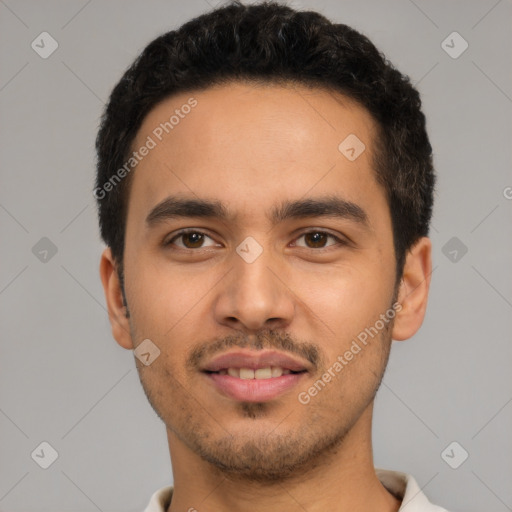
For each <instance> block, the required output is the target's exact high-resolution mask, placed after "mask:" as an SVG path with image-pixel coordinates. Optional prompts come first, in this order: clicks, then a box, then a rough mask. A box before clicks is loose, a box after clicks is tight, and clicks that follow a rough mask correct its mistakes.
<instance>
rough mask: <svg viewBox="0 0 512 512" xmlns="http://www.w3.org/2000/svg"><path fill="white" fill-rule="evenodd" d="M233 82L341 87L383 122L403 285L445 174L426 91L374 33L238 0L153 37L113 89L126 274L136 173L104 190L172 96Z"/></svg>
mask: <svg viewBox="0 0 512 512" xmlns="http://www.w3.org/2000/svg"><path fill="white" fill-rule="evenodd" d="M232 81H249V82H256V83H265V84H266V83H275V84H279V83H291V84H296V85H305V86H308V87H320V88H324V89H326V88H327V89H329V90H332V91H337V92H340V93H342V94H344V95H345V96H347V97H349V98H352V99H353V100H355V101H357V102H358V103H359V104H360V105H361V106H363V107H364V108H366V109H367V110H368V111H369V112H370V114H371V115H372V117H373V119H374V120H375V121H376V125H377V140H376V141H375V142H374V147H373V151H372V158H373V160H372V164H373V170H374V172H375V175H376V179H377V181H378V183H380V184H381V185H382V186H383V189H384V190H385V193H386V196H387V201H388V205H389V208H390V215H391V221H392V226H393V243H394V249H395V258H396V275H397V280H398V279H399V278H401V275H402V272H403V265H404V262H405V256H406V253H407V251H408V250H409V249H410V248H411V247H412V246H413V245H414V243H415V242H416V241H417V240H418V239H419V238H420V237H422V236H427V235H428V231H429V223H430V218H431V215H432V207H433V194H434V184H435V174H434V169H433V163H432V147H431V145H430V142H429V139H428V135H427V132H426V120H425V116H424V114H423V113H422V111H421V100H420V96H419V93H418V91H417V90H416V89H415V88H414V87H413V86H412V84H411V82H410V79H409V77H408V76H406V75H402V74H401V73H400V72H399V71H398V70H397V69H395V68H394V67H393V65H392V64H391V63H390V62H389V61H388V60H387V59H386V58H385V56H384V55H383V54H382V53H381V52H379V51H378V50H377V48H376V47H375V46H374V45H373V43H372V42H371V41H370V40H369V39H368V38H367V37H365V36H364V35H362V34H360V33H359V32H357V31H356V30H354V29H352V28H350V27H348V26H347V25H343V24H339V23H332V22H331V21H329V20H328V19H327V18H325V17H324V16H322V15H321V14H319V13H317V12H313V11H297V10H294V9H292V8H290V7H288V6H285V5H282V4H279V3H277V2H263V3H260V4H253V5H247V6H246V5H243V4H242V3H241V2H240V1H238V0H237V1H233V2H231V3H230V4H228V5H225V6H223V7H221V8H218V9H216V10H213V11H210V12H208V13H206V14H203V15H201V16H199V17H197V18H194V19H192V20H191V21H189V22H187V23H185V24H184V25H182V26H181V27H180V28H179V29H177V30H173V31H170V32H167V33H166V34H163V35H161V36H160V37H158V38H157V39H155V40H154V41H152V42H151V43H150V44H149V45H148V46H147V47H146V48H145V49H144V50H143V51H142V53H141V54H140V55H139V56H138V57H137V59H136V60H135V62H134V63H133V64H132V65H131V66H130V67H129V69H128V70H127V71H126V72H125V73H124V75H123V77H122V78H121V80H120V81H119V83H118V84H117V85H116V86H115V88H114V89H113V91H112V93H111V96H110V99H109V102H108V105H107V107H106V109H105V112H104V114H103V116H102V119H101V126H100V129H99V132H98V135H97V139H96V150H97V157H98V158H97V176H96V189H95V197H96V198H97V202H98V210H99V223H100V231H101V236H102V238H103V240H104V241H105V243H106V244H107V245H108V246H109V247H110V248H111V250H112V254H113V257H114V259H115V260H116V263H117V264H118V267H119V268H120V274H121V278H122V263H123V252H124V242H125V228H126V213H127V204H128V196H129V189H130V182H131V179H130V178H131V176H127V177H126V178H125V179H123V180H122V181H120V182H119V184H117V186H115V187H112V190H110V191H109V193H108V194H101V195H99V194H97V193H96V191H97V190H100V189H101V188H102V187H103V186H104V185H105V183H107V182H108V181H109V180H110V179H112V176H113V175H114V174H115V173H116V171H118V170H119V169H120V168H121V167H122V166H123V163H124V162H126V160H127V158H129V154H130V152H131V150H132V148H131V146H132V144H133V141H134V139H135V136H136V134H137V131H138V130H139V128H140V126H141V124H142V121H143V120H144V118H145V116H146V115H147V114H148V113H149V112H150V110H151V109H152V108H153V107H155V105H156V104H157V103H159V102H160V101H162V100H163V99H165V98H167V97H169V96H171V95H173V94H177V93H180V92H186V91H191V90H204V89H206V88H208V87H211V86H213V85H218V84H224V83H229V82H232Z"/></svg>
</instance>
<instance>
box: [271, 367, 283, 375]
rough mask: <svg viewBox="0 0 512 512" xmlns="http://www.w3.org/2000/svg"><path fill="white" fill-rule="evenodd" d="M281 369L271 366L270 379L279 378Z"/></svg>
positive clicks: (281, 372) (281, 373)
mask: <svg viewBox="0 0 512 512" xmlns="http://www.w3.org/2000/svg"><path fill="white" fill-rule="evenodd" d="M281 375H283V369H282V368H281V367H279V366H272V377H281Z"/></svg>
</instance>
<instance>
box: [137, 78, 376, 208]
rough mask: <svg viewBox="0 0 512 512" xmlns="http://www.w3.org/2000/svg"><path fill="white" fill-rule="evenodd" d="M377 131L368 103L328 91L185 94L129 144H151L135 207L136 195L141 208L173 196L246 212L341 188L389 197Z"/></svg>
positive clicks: (354, 196)
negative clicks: (376, 149)
mask: <svg viewBox="0 0 512 512" xmlns="http://www.w3.org/2000/svg"><path fill="white" fill-rule="evenodd" d="M375 133H376V125H375V122H374V120H373V119H372V117H371V115H370V114H369V113H368V112H367V110H366V109H364V108H363V107H361V106H360V105H358V104H357V103H356V102H354V101H352V100H350V99H349V98H347V97H345V96H343V95H341V94H339V93H335V92H333V91H329V90H325V89H320V88H308V87H304V86H296V85H294V86H292V85H289V86H284V85H270V84H267V85H254V84H248V83H241V82H233V83H229V84H225V85H220V86H215V87H211V88H209V89H206V90H202V91H190V92H186V93H180V94H177V95H174V96H172V97H170V98H168V99H166V100H164V101H162V102H161V103H160V104H158V105H157V106H156V107H155V108H153V109H152V111H151V112H150V113H149V114H148V115H147V116H146V118H145V119H144V122H143V124H142V126H141V128H140V129H139V131H138V133H137V136H136V138H135V141H134V144H133V147H132V149H133V150H135V151H137V150H138V149H139V148H142V147H143V146H147V147H149V146H151V149H150V150H149V151H145V153H146V155H145V156H144V157H143V158H141V159H140V161H139V162H138V164H137V166H136V169H135V172H134V174H133V176H132V179H133V182H132V187H131V194H130V196H131V197H130V208H129V210H130V209H133V208H132V206H131V204H132V203H133V202H136V203H137V205H136V206H137V210H139V213H140V214H141V215H142V214H144V212H147V211H149V209H151V208H152V207H154V205H155V204H157V203H158V202H160V201H162V200H163V199H165V197H166V196H169V195H175V194H176V193H178V194H184V195H187V196H196V197H203V198H206V197H208V198H212V199H218V200H220V201H222V202H223V203H224V204H227V205H228V206H230V208H231V207H232V208H231V209H232V211H233V212H235V211H236V210H237V209H238V208H240V209H243V210H244V211H245V212H246V213H250V212H252V213H256V212H257V211H258V212H259V211H261V210H262V208H263V205H264V204H265V203H266V202H269V205H270V203H271V202H272V203H274V204H275V203H276V201H275V200H276V199H277V198H283V197H287V198H294V199H296V198H299V197H304V196H307V195H308V194H309V195H314V194H315V193H318V194H321V195H325V194H326V193H332V192H333V191H336V190H339V191H340V193H341V194H342V195H343V196H344V197H345V198H346V199H347V200H350V201H352V202H356V203H357V202H358V201H361V200H362V199H363V196H364V195H365V194H366V195H368V194H375V193H377V194H380V195H383V191H382V190H380V187H379V186H378V185H377V182H376V180H375V176H374V171H373V165H372V149H373V145H374V144H373V140H374V137H375ZM347 150H348V152H347ZM359 153H360V154H359ZM354 154H355V156H356V158H353V157H354ZM358 154H359V155H358ZM381 199H382V198H381ZM265 213H266V212H263V211H262V215H263V214H265Z"/></svg>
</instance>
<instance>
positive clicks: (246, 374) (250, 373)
mask: <svg viewBox="0 0 512 512" xmlns="http://www.w3.org/2000/svg"><path fill="white" fill-rule="evenodd" d="M240 378H241V379H243V380H246V379H254V370H251V369H250V368H240Z"/></svg>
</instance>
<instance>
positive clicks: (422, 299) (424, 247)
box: [392, 237, 432, 341]
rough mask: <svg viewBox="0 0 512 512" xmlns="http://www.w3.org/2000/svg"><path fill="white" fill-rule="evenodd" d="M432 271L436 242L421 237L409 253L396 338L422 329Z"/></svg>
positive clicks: (395, 331)
mask: <svg viewBox="0 0 512 512" xmlns="http://www.w3.org/2000/svg"><path fill="white" fill-rule="evenodd" d="M431 274H432V242H431V241H430V239H429V238H427V237H422V238H420V239H419V240H418V241H417V242H416V243H415V244H414V245H413V247H412V248H411V249H410V250H409V251H408V253H407V255H406V260H405V265H404V271H403V275H402V280H401V282H400V289H399V293H398V302H399V303H400V304H401V310H400V311H399V312H398V313H397V315H396V317H395V323H394V326H393V334H392V338H393V339H394V340H398V341H402V340H406V339H408V338H410V337H411V336H413V335H414V334H415V333H416V331H418V329H419V328H420V326H421V324H422V323H423V319H424V317H425V312H426V309H427V301H428V292H429V288H430V277H431Z"/></svg>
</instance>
